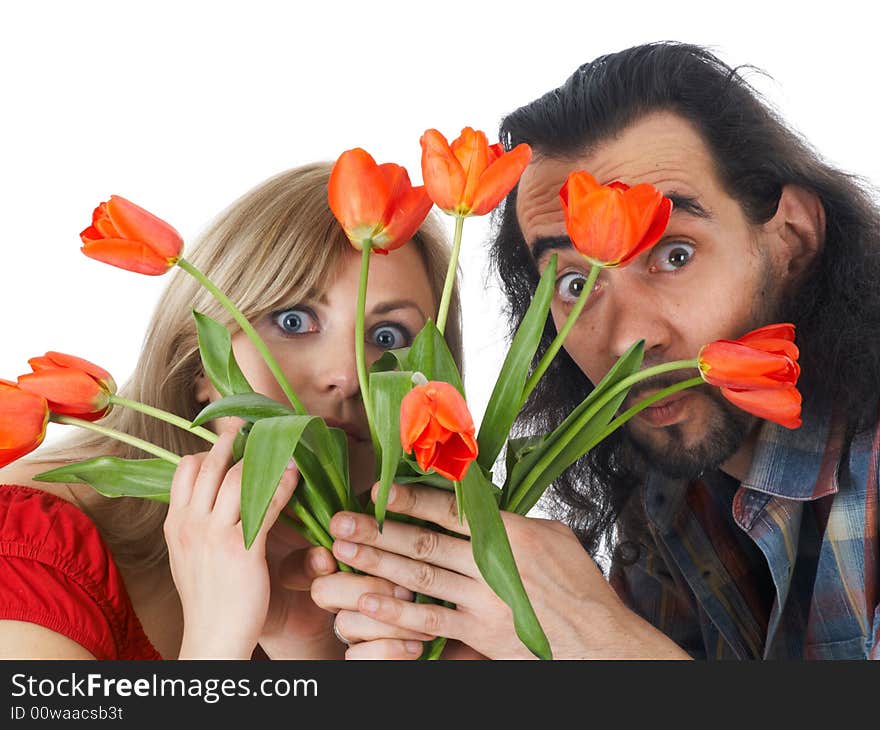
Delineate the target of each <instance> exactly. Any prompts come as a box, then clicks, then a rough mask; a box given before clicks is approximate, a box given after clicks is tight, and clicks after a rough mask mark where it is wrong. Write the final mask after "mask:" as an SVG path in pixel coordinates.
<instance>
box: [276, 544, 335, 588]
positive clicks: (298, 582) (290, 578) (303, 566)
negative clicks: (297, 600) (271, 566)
mask: <svg viewBox="0 0 880 730" xmlns="http://www.w3.org/2000/svg"><path fill="white" fill-rule="evenodd" d="M335 572H336V560H335V559H334V558H333V553H331V552H330V551H329V550H328V549H327V548H325V547H312V548H304V549H302V550H294V551H293V552H292V553H290V554H289V555H287V556H286V557H285V558H284V559H283V560H282V561H281V565H280V567H279V569H278V580H279V582H280V583H281V586H282V587H283V588H286V589H288V590H290V591H307V590H309V589H310V588H311V587H312V581H313V580H315V578H320V577H321V576H325V575H331V574H333V573H335Z"/></svg>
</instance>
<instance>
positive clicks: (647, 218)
mask: <svg viewBox="0 0 880 730" xmlns="http://www.w3.org/2000/svg"><path fill="white" fill-rule="evenodd" d="M623 196H624V201H625V202H626V207H627V211H628V212H629V214H630V217H631V220H632V228H633V238H634V242H633V243H632V244H631V246H630V250H629V251H628V252H627V254H626V255H625V256H624V257H623V258H622V259H621V260H620V262H619V264H618V266H626V265H627V264H628V263H629V262H630V261H632V260H633V259H635V258H637V257H638V256H639V255H641V253H642V252H643V251H647V250H648V249H649V248H651V247H652V246H654V244H655V243H657V241H659V240H660V237H661V236H662V235H663V233H664V231H665V230H666V226H667V225H669V216H670V215H671V214H672V201H671V200H670V199H669V198H667V197H665V196H664V195H663V194H662V193H660V191H659V190H657V189H656V188H654V187H653V186H652V185H647V184H642V185H636V186H635V187H633V188H630V189H629V190H627V191H626V192H624V193H623Z"/></svg>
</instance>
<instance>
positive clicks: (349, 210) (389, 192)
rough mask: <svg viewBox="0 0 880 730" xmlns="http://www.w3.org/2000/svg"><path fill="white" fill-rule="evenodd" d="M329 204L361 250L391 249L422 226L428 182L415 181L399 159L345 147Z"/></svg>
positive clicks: (330, 187) (428, 206)
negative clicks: (378, 157)
mask: <svg viewBox="0 0 880 730" xmlns="http://www.w3.org/2000/svg"><path fill="white" fill-rule="evenodd" d="M327 198H328V201H329V203H330V210H332V211H333V215H334V216H336V219H337V220H338V221H339V223H340V224H341V225H342V228H343V230H345V235H346V236H348V240H349V241H351V244H352V245H353V246H354V247H355V248H356V249H357V250H358V251H360V250H362V249H363V246H364V243H366V242H367V241H370V242H371V248H372V250H374V251H376V252H377V253H380V254H387V253H388V252H389V251H393V250H394V249H396V248H400V247H401V246H403V245H404V244H405V243H406V242H407V241H409V240H410V239H411V238H412V237H413V236H414V235H415V233H416V231H418V230H419V226H421V225H422V223H423V222H424V220H425V218H426V217H427V215H428V211H430V210H431V199H430V198H429V197H428V195H427V193H426V192H425V188H424V186H420V187H415V188H414V187H413V186H412V185H411V184H410V181H409V175H408V174H407V172H406V170H405V169H404V168H403V167H401V166H400V165H395V164H394V163H391V162H388V163H385V164H383V165H377V164H376V161H375V160H374V159H373V158H372V157H371V156H370V155H369V154H368V153H367V152H366V151H365V150H362V149H360V148H355V149H353V150H348V151H346V152H343V153H342V154H341V155H340V156H339V159H338V160H337V161H336V164H335V165H333V170H332V171H331V173H330V182H329V184H328V186H327Z"/></svg>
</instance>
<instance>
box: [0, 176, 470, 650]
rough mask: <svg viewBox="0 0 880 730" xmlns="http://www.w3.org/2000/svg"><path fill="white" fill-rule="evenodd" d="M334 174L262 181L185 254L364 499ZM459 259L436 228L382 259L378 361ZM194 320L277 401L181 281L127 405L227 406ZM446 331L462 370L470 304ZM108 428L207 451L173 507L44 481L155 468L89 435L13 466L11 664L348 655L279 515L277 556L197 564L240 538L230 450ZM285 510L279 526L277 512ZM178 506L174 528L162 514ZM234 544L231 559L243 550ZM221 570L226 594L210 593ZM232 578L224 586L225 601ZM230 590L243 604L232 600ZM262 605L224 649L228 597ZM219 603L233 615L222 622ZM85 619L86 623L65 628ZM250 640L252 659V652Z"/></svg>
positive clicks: (352, 260)
mask: <svg viewBox="0 0 880 730" xmlns="http://www.w3.org/2000/svg"><path fill="white" fill-rule="evenodd" d="M329 174H330V165H328V164H323V163H321V164H313V165H308V166H305V167H301V168H297V169H294V170H290V171H288V172H285V173H282V174H281V175H278V176H277V177H274V178H272V179H270V180H268V181H266V182H264V183H262V184H261V185H259V186H257V187H256V188H254V189H253V190H251V191H250V192H248V193H247V194H246V195H244V196H243V197H242V198H241V199H240V200H238V201H237V202H236V203H234V204H233V205H232V206H231V207H230V208H229V209H228V210H227V211H225V212H224V213H223V214H222V215H221V216H220V217H219V218H218V219H217V221H215V222H214V223H213V224H212V225H211V227H210V228H209V229H208V231H207V232H206V233H205V234H204V236H203V237H202V240H201V241H200V242H199V243H198V244H197V245H196V246H195V247H194V248H193V250H192V251H191V253H190V255H189V258H190V259H191V260H192V262H193V263H194V264H195V265H196V266H197V267H198V268H200V269H201V270H202V271H203V272H204V273H205V274H207V276H208V277H209V278H211V279H212V280H213V281H214V282H215V283H216V284H217V285H218V286H219V287H220V289H221V290H223V291H224V292H226V293H227V294H228V295H229V296H230V298H231V299H232V300H233V301H235V302H236V303H237V304H238V306H239V307H240V309H241V310H242V311H243V313H244V314H245V316H246V317H247V318H248V319H249V320H250V321H251V322H253V323H254V324H255V326H256V327H257V329H258V331H259V332H260V334H261V335H262V336H263V337H264V339H265V340H266V342H267V344H268V346H269V348H270V349H271V350H272V352H273V355H274V356H275V357H276V359H277V360H278V361H279V362H280V363H281V366H282V368H283V369H284V371H285V374H286V376H287V377H288V379H289V380H290V382H291V384H292V385H293V387H294V389H295V390H296V391H297V393H298V394H299V396H300V398H301V399H302V400H303V402H304V404H305V405H306V407H307V409H308V410H309V412H311V413H313V414H316V415H320V416H324V417H325V418H326V419H327V420H328V423H330V425H337V426H339V427H341V428H343V429H344V430H345V431H346V432H347V433H348V436H349V451H350V457H351V458H350V464H351V481H352V485H353V488H354V489H355V490H356V491H358V492H359V493H363V492H365V491H366V490H368V489H369V486H370V485H371V484H372V482H373V456H372V448H371V445H370V443H369V436H368V434H367V431H366V420H365V415H364V411H363V406H362V403H361V400H360V397H359V391H358V386H357V377H356V371H355V363H354V317H355V302H356V297H357V278H358V266H359V255H358V254H357V252H355V251H354V250H353V249H352V248H351V246H350V244H349V243H348V241H347V239H346V237H345V235H344V233H343V232H342V229H341V228H340V227H339V225H338V223H337V222H336V221H335V219H334V218H333V216H332V215H331V213H330V210H329V208H328V205H327V182H328V179H329ZM447 263H448V251H447V249H446V246H445V244H444V243H443V237H442V232H441V229H440V228H439V226H438V225H437V223H436V222H434V221H433V220H432V219H431V218H429V219H428V221H427V222H426V223H425V224H424V225H423V226H422V228H421V229H420V231H419V232H418V233H417V234H416V236H415V237H414V239H413V241H412V243H410V244H408V245H406V246H404V247H403V248H401V249H398V250H397V251H393V252H392V253H391V254H389V255H388V256H375V257H373V261H372V264H371V273H370V281H369V287H368V291H367V309H366V318H367V319H366V333H367V334H366V338H367V356H368V358H370V359H375V358H377V357H378V356H379V355H380V354H381V352H382V351H384V350H386V349H391V348H395V347H402V346H405V345H406V344H408V342H409V341H410V340H411V339H412V337H413V336H414V335H415V334H416V333H417V332H418V331H419V329H421V327H422V325H423V324H424V322H425V320H426V319H427V318H428V317H431V318H433V317H434V316H435V314H436V307H437V305H438V303H439V299H440V293H441V291H442V287H443V281H444V277H445V272H446V268H447ZM192 309H196V310H198V311H200V312H203V313H205V314H207V315H209V316H211V317H213V318H214V319H217V320H219V321H221V322H223V323H224V324H225V325H226V326H227V327H228V328H229V329H230V331H231V332H233V347H234V349H235V353H236V357H237V358H238V360H239V363H240V364H241V366H242V369H243V371H244V373H245V375H246V376H247V377H248V379H249V381H250V382H251V384H252V385H253V386H254V388H255V390H257V391H259V392H262V393H264V394H266V395H269V396H271V397H279V394H278V393H277V392H276V391H275V390H274V388H275V387H276V386H275V383H274V380H273V379H272V378H271V377H270V376H269V374H268V371H267V370H266V369H265V366H264V365H263V362H262V360H261V359H259V357H258V356H257V355H256V353H255V351H254V350H253V349H252V348H251V345H250V342H249V341H248V340H247V339H246V338H245V337H244V336H243V334H242V333H240V332H237V328H236V327H235V326H234V323H233V322H232V320H231V318H230V317H229V316H228V315H227V314H226V311H225V310H224V309H223V308H222V307H220V305H219V304H217V303H216V301H215V300H214V299H213V298H212V297H211V296H210V295H209V294H208V293H207V292H206V291H204V290H203V289H201V288H199V286H198V285H197V284H196V283H195V282H194V281H193V280H192V279H191V278H189V277H188V276H186V275H183V274H182V272H178V273H176V274H175V277H174V280H173V281H172V283H171V285H170V286H169V287H168V289H167V291H166V292H165V293H164V295H163V297H162V299H161V300H160V302H159V304H158V307H157V309H156V313H155V316H154V318H153V321H152V324H151V326H150V329H149V331H148V333H147V337H146V340H145V344H144V348H143V351H142V353H141V357H140V360H139V362H138V365H137V368H136V370H135V374H134V376H133V377H132V379H131V380H130V382H129V383H128V384H127V386H126V387H125V388H124V389H123V390H122V395H124V396H125V397H128V398H131V399H136V400H139V401H142V402H145V403H150V404H152V405H155V406H158V407H159V408H163V409H165V410H169V411H173V412H175V413H178V414H180V415H182V416H186V417H192V416H194V415H195V414H196V413H198V412H199V411H200V410H201V408H202V407H203V406H204V404H205V403H206V402H208V401H209V400H211V399H212V398H213V397H215V396H216V393H214V392H213V390H212V388H211V387H210V383H209V382H208V381H207V380H206V378H205V377H204V375H203V374H202V372H201V361H200V358H199V354H198V345H197V339H196V333H195V327H194V322H193V319H192V314H191V311H192ZM446 332H447V339H448V341H449V345H450V348H451V350H452V352H453V354H454V355H455V357H456V359H459V360H460V352H461V335H460V322H459V317H458V309H457V300H455V301H454V302H453V310H452V315H451V316H450V319H449V323H448V326H447V330H446ZM102 423H103V424H106V425H108V426H111V427H113V428H116V429H119V430H121V431H124V432H127V433H131V434H134V435H137V436H140V437H142V438H145V439H147V440H149V441H152V442H153V443H156V444H158V445H160V446H163V447H164V448H166V449H169V450H171V451H174V452H176V453H178V454H199V455H198V456H193V457H192V458H186V459H184V460H183V461H182V462H181V465H180V467H179V468H178V470H177V472H176V475H175V480H174V484H173V487H172V504H171V506H170V507H169V506H166V505H164V504H161V503H158V502H152V501H147V500H139V499H129V498H121V499H114V500H111V499H107V498H104V497H102V496H101V495H99V494H97V493H95V492H94V491H93V490H91V488H90V487H88V486H85V485H77V484H70V485H59V484H45V483H40V482H33V481H32V479H31V477H32V476H33V475H34V474H37V473H39V472H41V471H45V470H46V469H49V468H52V467H54V466H59V465H61V464H62V463H65V462H69V461H78V460H81V459H84V458H89V457H92V456H97V455H101V454H112V455H116V456H120V457H123V458H143V454H142V453H141V452H139V451H138V450H136V449H133V448H130V447H127V446H125V445H122V444H119V443H118V442H115V441H112V440H108V439H105V438H103V437H96V436H93V435H90V434H89V435H78V436H76V437H74V438H73V439H72V440H71V441H69V442H68V443H67V444H66V445H65V446H64V447H63V448H58V449H54V450H52V451H46V452H44V453H42V454H41V455H40V456H39V458H36V459H30V460H27V461H24V462H17V463H14V464H12V465H10V466H9V467H7V468H6V469H4V470H0V484H4V485H7V486H4V487H2V488H0V544H3V545H4V546H6V547H4V548H3V552H0V570H2V571H3V573H4V576H5V577H6V579H5V580H3V581H0V647H2V649H0V652H2V654H3V655H4V656H7V657H13V656H18V657H22V656H27V657H29V658H49V657H57V658H96V657H97V658H125V659H128V658H177V657H180V658H184V657H186V658H195V657H196V656H216V655H217V652H220V653H221V654H222V655H224V656H239V655H241V654H243V653H245V658H246V657H247V656H251V654H252V653H253V656H256V657H264V656H266V657H269V658H310V657H314V658H334V657H341V656H342V649H343V646H342V645H341V644H340V643H339V642H338V641H337V640H336V638H335V637H334V635H333V632H332V619H333V616H332V614H329V613H327V612H325V611H323V610H322V609H319V608H318V607H317V606H316V605H315V604H314V603H313V602H312V601H311V599H310V597H309V594H308V592H307V588H308V586H304V587H303V590H302V591H289V590H285V589H283V588H282V587H281V586H280V584H279V583H278V580H277V576H278V574H279V571H280V566H281V564H282V561H283V560H284V559H285V557H286V556H288V554H290V553H292V552H293V551H296V552H295V553H294V557H293V559H294V560H295V559H296V556H297V555H301V554H304V553H303V551H302V550H301V548H303V547H305V543H304V542H303V540H302V538H300V537H299V535H298V534H297V533H295V532H294V531H293V530H291V529H290V528H288V527H286V526H284V525H283V524H281V523H278V524H275V525H272V523H273V520H270V519H267V520H266V521H265V523H264V534H261V536H260V540H262V541H263V543H262V544H263V545H264V550H265V552H264V555H265V557H264V558H263V557H262V556H260V558H259V559H257V558H255V557H254V556H255V555H258V553H257V552H254V551H251V552H249V553H245V552H244V551H243V547H241V552H236V553H234V555H233V554H229V553H227V554H223V555H220V554H216V555H210V554H208V555H206V554H204V553H205V551H204V550H203V551H201V553H200V552H199V550H198V546H199V545H204V544H205V540H208V539H210V540H215V541H218V543H219V542H222V541H223V540H224V536H228V534H229V530H228V529H226V528H228V527H229V526H228V525H226V524H225V523H223V521H222V520H220V519H219V517H220V511H219V508H220V507H221V506H222V507H223V508H224V509H226V510H229V509H230V501H229V500H228V499H226V498H223V499H218V501H217V503H216V507H217V508H218V510H217V513H216V514H215V512H214V511H213V510H214V507H215V498H216V497H217V495H218V491H219V492H220V493H221V494H226V493H228V492H229V490H228V489H227V490H225V491H224V490H223V489H222V486H221V485H226V484H229V483H230V482H231V481H233V480H235V479H236V478H237V477H238V476H239V474H238V472H237V470H236V469H232V470H230V471H229V477H228V478H226V479H224V477H225V475H226V474H227V469H228V467H229V464H230V460H229V443H230V438H229V437H223V438H221V439H220V441H219V442H218V443H217V444H216V445H215V447H214V448H213V449H211V452H210V453H209V454H207V455H206V454H204V453H199V452H204V451H205V442H204V441H202V440H201V439H199V438H198V437H196V436H194V435H192V434H189V433H187V432H184V431H181V430H180V429H177V428H175V427H173V426H169V425H168V424H165V423H163V422H160V421H155V420H153V419H150V418H148V417H146V416H143V415H141V414H139V413H136V412H133V411H130V410H128V409H121V408H117V409H115V410H114V411H113V412H112V413H111V414H110V415H109V416H108V417H107V418H106V419H104V420H103V421H102ZM212 427H213V428H214V429H215V430H216V431H218V432H219V433H221V434H223V433H227V432H231V431H233V430H234V429H235V428H236V424H235V423H234V422H225V421H221V422H217V423H214V424H212ZM295 476H296V475H295V473H294V470H293V469H292V470H291V471H290V473H289V474H288V475H287V476H286V477H285V479H283V480H282V485H281V486H280V487H279V490H278V492H279V495H278V496H279V498H280V497H282V496H288V497H289V495H290V493H291V492H292V489H293V485H294V483H295V481H296V480H295ZM16 485H17V486H16ZM233 491H234V490H233ZM199 508H200V509H199ZM232 509H233V510H234V509H235V505H234V504H233V505H232ZM277 510H278V508H276V511H275V512H274V513H273V514H272V515H270V516H272V517H273V518H274V517H276V516H277ZM169 511H170V513H171V515H172V516H171V517H170V518H169V519H166V517H167V516H168V514H169ZM228 514H229V512H228V511H227V512H226V513H224V516H228ZM221 523H222V524H221ZM163 525H164V530H163ZM62 528H63V529H62ZM270 528H271V529H270ZM224 530H225V532H224ZM266 532H267V534H265V533H266ZM98 534H100V538H101V539H98V537H97V535H98ZM166 536H167V538H168V544H166V539H165V538H166ZM200 541H201V542H200ZM212 544H213V543H212ZM223 544H224V545H225V546H226V547H229V548H230V549H231V546H232V541H231V540H229V541H226V542H225V543H223ZM237 544H238V545H240V544H241V539H240V531H239V534H238V543H237ZM169 545H170V546H171V551H172V556H171V559H170V560H169ZM200 560H201V561H202V562H200ZM249 561H250V562H249ZM234 569H235V570H239V569H240V573H238V574H237V575H238V576H239V578H240V581H239V582H241V581H246V580H247V581H251V582H250V583H248V584H247V585H248V586H250V587H248V588H247V589H245V588H243V587H241V586H240V588H239V590H234V589H235V581H233V580H232V579H231V577H230V576H231V574H232V573H234ZM212 571H214V575H216V576H217V581H215V582H212V581H211V580H207V582H206V576H209V575H211V573H212ZM221 580H222V581H225V583H224V587H223V589H222V590H218V591H214V590H213V588H215V587H216V584H217V582H219V581H221ZM371 580H372V579H371ZM229 586H232V588H229ZM269 586H271V587H269ZM375 587H376V588H377V589H382V590H387V591H393V587H392V586H391V585H390V584H387V582H384V581H382V582H379V581H376V582H375ZM223 590H226V591H232V593H233V595H231V597H230V596H225V595H224V594H223ZM398 593H399V594H400V593H401V592H400V590H398ZM255 594H259V595H258V596H257V597H256V598H254V595H255ZM266 594H268V595H266ZM401 595H402V594H401ZM251 599H253V600H254V603H253V604H248V605H247V606H246V607H244V608H242V611H243V613H244V614H246V615H247V616H250V617H252V616H253V615H254V612H255V611H256V612H257V613H260V611H264V612H265V617H266V618H265V621H264V622H263V625H262V626H259V627H256V628H255V629H253V630H252V631H251V633H252V634H255V636H251V637H250V638H248V637H244V638H242V637H241V636H240V637H239V638H238V639H237V640H236V641H234V642H233V641H230V642H229V643H228V644H224V643H223V642H222V641H220V640H219V639H218V637H225V636H226V635H227V633H228V632H227V631H226V627H227V626H229V625H230V624H229V623H226V622H224V621H225V620H226V619H227V618H228V617H229V616H231V615H232V611H231V606H230V603H229V601H232V600H236V601H239V604H237V605H239V606H241V601H244V600H251ZM260 601H263V603H264V604H265V605H263V604H260ZM221 605H222V606H224V607H225V611H224V613H223V614H219V615H218V611H217V606H221ZM71 612H73V614H74V615H73V617H69V616H67V615H66V614H69V613H71ZM261 618H262V617H261ZM221 619H223V620H224V621H221ZM229 620H230V621H231V619H229ZM233 625H234V623H233ZM239 633H241V634H246V633H247V632H239ZM184 638H186V644H185V645H184V644H183V641H184ZM250 639H254V640H255V641H256V643H257V644H258V646H257V647H256V649H254V646H253V645H252V646H251V647H250V650H247V649H246V648H244V644H247V643H248V642H249V641H250ZM233 644H234V646H233ZM181 649H183V652H182V651H181Z"/></svg>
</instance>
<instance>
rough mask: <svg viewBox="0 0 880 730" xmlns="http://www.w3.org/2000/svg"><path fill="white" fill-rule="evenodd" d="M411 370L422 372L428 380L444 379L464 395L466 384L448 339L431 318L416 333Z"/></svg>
mask: <svg viewBox="0 0 880 730" xmlns="http://www.w3.org/2000/svg"><path fill="white" fill-rule="evenodd" d="M408 369H409V370H412V371H413V372H416V371H418V372H420V373H422V374H423V375H424V376H425V377H426V378H427V379H428V380H442V381H443V382H445V383H449V384H450V385H454V386H455V387H456V388H457V389H458V392H459V393H461V394H462V395H464V384H463V383H462V382H461V374H460V373H459V372H458V366H457V365H456V364H455V359H454V358H453V357H452V353H451V352H450V351H449V345H447V344H446V339H445V338H444V337H443V335H441V334H440V330H438V329H437V325H435V324H434V323H433V322H432V321H431V320H430V319H429V320H428V321H427V322H426V323H425V326H424V327H422V331H421V332H419V334H417V335H416V338H415V340H413V343H412V347H410V349H409V368H408Z"/></svg>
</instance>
